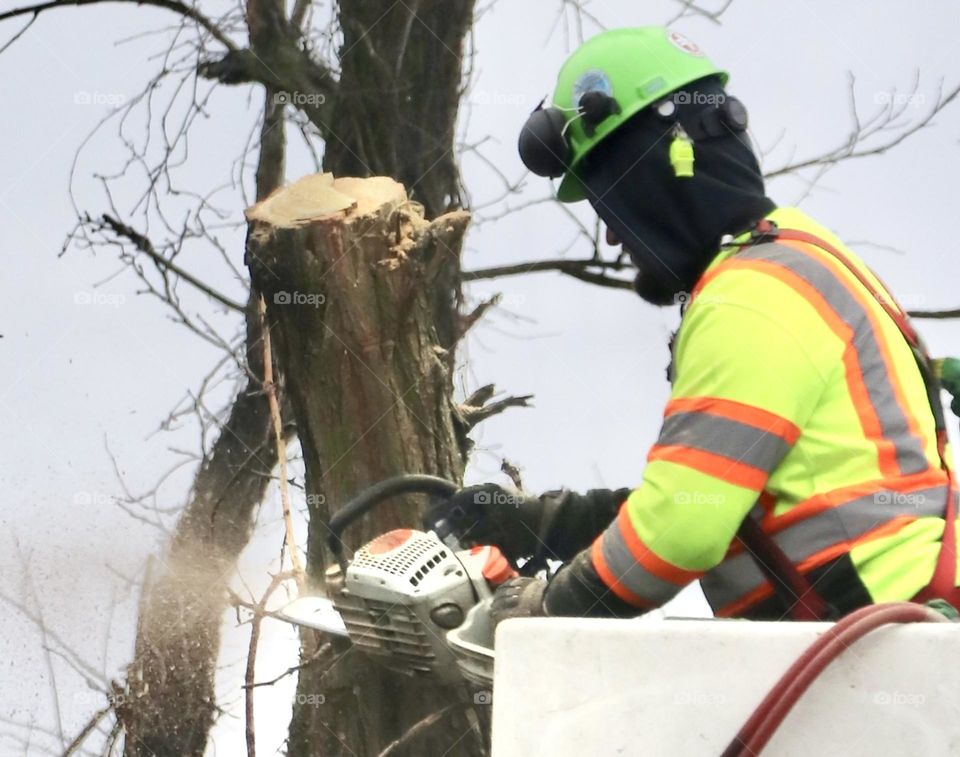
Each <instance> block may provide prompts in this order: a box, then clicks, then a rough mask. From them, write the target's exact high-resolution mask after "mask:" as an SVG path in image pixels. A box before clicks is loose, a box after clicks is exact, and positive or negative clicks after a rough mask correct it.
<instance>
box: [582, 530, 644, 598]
mask: <svg viewBox="0 0 960 757" xmlns="http://www.w3.org/2000/svg"><path fill="white" fill-rule="evenodd" d="M602 542H603V534H601V535H600V536H598V537H597V538H596V539H595V540H594V542H593V546H592V547H591V548H590V560H591V562H592V563H593V569H594V570H595V571H597V575H598V576H600V580H601V581H603V583H604V584H605V585H606V587H607V588H608V589H610V591H612V592H613V593H614V594H615V595H617V596H618V597H619V598H620V599H622V600H623V601H624V602H626V603H628V604H631V605H633V606H634V607H640V608H643V609H650V608H652V607H653V604H652V603H650V602H648V601H647V600H645V599H644V598H643V597H639V596H637V595H636V594H634V593H633V592H632V591H630V590H629V589H628V588H627V587H626V586H624V585H623V584H622V583H621V581H620V578H619V577H618V576H615V575H614V574H613V572H612V571H611V570H610V568H609V567H608V566H607V561H606V560H605V559H604V557H603V545H602ZM598 601H599V600H598Z"/></svg>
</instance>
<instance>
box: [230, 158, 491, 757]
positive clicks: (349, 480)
mask: <svg viewBox="0 0 960 757" xmlns="http://www.w3.org/2000/svg"><path fill="white" fill-rule="evenodd" d="M248 216H249V218H250V219H251V220H252V221H253V223H254V230H253V232H252V234H251V236H250V245H249V247H248V251H247V262H248V265H249V266H250V270H251V274H252V277H253V281H254V282H255V283H256V284H257V286H258V287H259V288H260V289H261V290H262V291H263V292H264V295H265V297H266V298H267V302H268V308H269V315H270V321H271V324H273V326H272V328H271V333H275V334H276V335H277V346H278V352H279V360H278V362H279V363H280V365H281V368H282V370H283V375H284V381H285V389H286V391H287V392H288V393H289V396H290V399H291V401H292V404H293V407H294V412H295V414H296V421H297V428H298V433H299V435H300V442H301V446H302V449H303V454H304V462H305V465H306V488H307V495H308V502H311V503H313V505H312V506H311V509H310V519H311V529H310V537H309V542H308V566H309V567H308V570H309V579H310V582H311V584H312V588H313V589H314V590H317V591H322V590H323V568H324V565H325V564H326V563H327V557H328V556H327V554H326V545H325V542H324V534H325V529H324V528H322V524H323V523H326V522H327V521H328V520H329V517H330V515H331V514H332V513H333V512H335V510H336V508H337V506H338V505H340V504H342V503H344V502H345V501H346V500H347V499H348V498H350V497H352V496H353V495H355V494H356V493H357V492H358V491H359V490H360V489H361V488H363V487H365V486H368V485H370V484H372V483H374V482H376V481H378V480H380V479H383V478H386V477H389V476H394V475H397V474H400V473H430V474H434V475H438V476H444V477H446V478H450V479H454V480H460V478H461V476H462V473H463V467H464V454H463V445H462V437H461V434H460V432H459V426H458V416H457V409H456V407H455V405H454V402H453V396H452V394H453V382H452V379H451V369H452V350H451V347H452V345H450V344H443V343H442V342H441V338H440V336H439V335H438V330H437V327H436V325H435V324H436V320H437V313H436V299H435V298H434V296H433V290H434V287H436V286H437V285H438V282H443V283H442V284H441V286H447V287H448V286H449V282H450V280H451V271H453V272H456V271H458V270H459V256H460V249H461V246H462V243H463V234H464V233H465V231H466V227H467V224H468V221H469V216H468V215H467V214H466V213H463V212H455V213H450V214H447V215H444V216H441V217H440V218H438V219H436V220H435V221H433V222H432V223H428V222H427V221H425V220H424V218H423V209H422V207H421V206H420V205H418V204H416V203H412V202H409V201H408V200H407V195H406V192H405V191H404V189H403V187H402V185H400V184H398V183H397V182H394V181H392V180H391V179H387V178H382V177H380V178H371V179H364V180H362V179H338V180H336V182H333V181H332V177H331V176H330V175H329V174H325V175H322V176H321V175H318V176H313V177H307V178H306V179H303V180H301V181H300V182H297V183H296V184H293V185H291V186H290V187H287V188H285V189H282V190H280V191H278V192H277V193H275V194H274V195H273V196H272V197H271V198H270V199H268V200H267V201H266V202H262V203H259V204H258V205H257V206H255V207H254V208H252V209H251V210H250V211H248ZM450 318H451V320H452V318H453V314H450ZM418 523H419V519H418V508H417V503H415V502H413V501H404V502H402V503H398V504H397V505H396V506H394V507H393V508H391V509H389V510H387V511H383V512H380V513H378V514H377V517H376V518H369V519H367V520H365V521H364V522H362V523H361V524H358V525H357V526H355V527H354V528H353V529H352V532H351V533H349V534H348V535H347V536H348V541H349V545H348V550H349V549H351V548H353V547H355V546H357V545H358V544H359V543H361V542H362V541H365V540H367V539H369V538H372V537H373V536H375V535H377V534H378V533H382V532H383V531H385V530H388V529H390V528H395V527H400V526H416V525H418ZM321 641H322V640H321V639H314V638H310V639H306V646H307V647H308V648H306V649H304V656H305V657H307V658H310V657H312V656H314V653H315V651H316V649H318V648H319V646H318V645H319V644H320V642H321ZM297 700H298V702H309V703H311V705H310V706H302V705H301V706H299V707H297V708H296V709H295V712H294V718H293V722H292V723H291V730H290V738H289V742H288V749H289V751H288V753H289V754H290V755H318V754H322V755H337V754H355V755H376V754H379V752H380V751H381V750H382V749H383V748H384V747H385V746H386V745H387V744H389V743H390V742H392V741H393V740H395V739H397V738H399V737H400V736H401V735H402V734H403V733H405V732H406V730H407V729H409V728H410V727H411V726H413V725H414V724H415V723H417V722H418V721H420V720H421V719H423V718H424V717H426V716H427V715H429V714H430V713H432V712H434V711H436V710H439V709H441V708H442V707H444V706H446V705H449V704H450V703H451V702H456V701H458V700H459V701H465V702H466V701H467V700H466V692H465V690H461V689H460V688H458V687H442V686H438V685H432V686H428V685H425V684H423V683H421V682H414V681H413V680H412V679H409V678H406V677H405V676H401V675H397V674H392V673H388V672H386V671H385V670H383V669H381V668H378V667H375V666H374V664H373V663H371V662H370V661H369V660H367V659H365V658H364V657H363V656H362V655H359V654H355V653H354V652H352V651H350V650H349V648H346V649H345V648H344V647H343V645H341V644H334V645H332V646H331V647H330V648H329V649H328V651H327V652H326V653H325V654H323V655H322V656H320V657H319V659H318V660H317V661H316V662H315V663H313V664H311V665H309V666H307V667H306V668H304V669H303V670H301V672H300V680H299V685H298V696H297ZM470 701H472V700H470ZM317 702H322V704H319V705H317V704H316V703H317ZM465 711H466V708H454V710H452V715H451V716H450V717H449V718H447V719H446V720H444V721H443V722H442V723H441V724H440V725H438V726H436V727H434V728H432V729H430V730H428V731H426V733H425V735H424V736H422V737H418V738H417V739H415V740H412V742H411V744H410V746H409V749H410V750H411V751H409V752H406V753H408V754H417V755H423V754H437V755H440V754H450V755H458V754H473V753H476V752H477V751H478V742H479V738H480V737H479V734H478V730H477V729H476V728H475V727H474V726H473V725H471V723H475V719H473V718H472V716H471V719H470V720H468V719H467V716H466V715H465V714H464V713H465ZM398 753H399V752H398Z"/></svg>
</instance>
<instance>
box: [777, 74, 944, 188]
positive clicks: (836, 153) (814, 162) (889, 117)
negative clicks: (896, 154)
mask: <svg viewBox="0 0 960 757" xmlns="http://www.w3.org/2000/svg"><path fill="white" fill-rule="evenodd" d="M854 85H855V81H854V79H853V77H852V76H851V77H850V93H851V119H852V121H853V129H852V131H851V133H850V135H849V136H848V137H847V139H846V141H845V142H844V143H843V144H842V145H840V146H839V147H835V148H833V149H832V150H828V151H827V152H824V153H822V154H821V155H818V156H816V157H813V158H807V159H805V160H801V161H797V162H793V163H788V164H787V165H785V166H782V167H780V168H777V169H776V170H773V171H769V172H767V173H766V174H765V177H766V178H767V179H773V178H776V177H778V176H784V175H786V174H791V173H795V172H797V171H801V170H803V169H805V168H814V167H818V168H820V169H821V171H823V170H824V169H826V168H831V167H833V166H835V165H836V164H837V163H840V162H842V161H846V160H853V159H855V158H866V157H870V156H874V155H883V154H884V153H886V152H888V151H889V150H891V149H893V148H894V147H897V146H898V145H900V144H902V143H903V142H904V141H906V140H907V139H909V138H910V137H912V136H913V135H914V134H916V133H918V132H920V131H922V130H923V129H925V128H927V127H928V126H930V125H931V123H932V122H933V119H934V118H935V117H936V115H937V114H938V113H940V112H941V111H942V110H943V109H944V108H946V107H947V106H948V105H950V104H951V103H952V102H953V101H954V100H955V99H957V97H958V96H960V85H958V86H956V87H954V88H953V89H952V90H950V91H949V92H948V93H947V94H946V95H944V94H943V93H942V92H941V93H940V94H938V96H937V100H936V102H935V103H934V104H933V107H931V108H930V110H929V111H928V112H927V113H926V114H924V116H923V117H922V118H921V119H920V120H919V121H917V122H916V123H914V124H912V125H910V126H908V127H907V128H905V129H903V130H902V131H900V132H899V133H898V134H896V136H894V137H891V138H889V139H887V140H886V141H884V142H882V143H881V144H879V145H876V146H874V147H864V148H863V149H860V150H858V149H856V147H857V145H862V144H863V143H864V142H865V141H867V140H869V139H870V138H871V137H874V136H876V135H878V134H883V133H886V132H890V131H891V130H893V129H894V128H896V127H897V126H898V125H899V124H900V122H901V120H902V116H903V114H904V109H905V108H906V106H907V104H909V103H910V102H911V101H912V99H913V98H914V97H916V96H917V93H916V87H915V88H914V91H913V92H912V93H911V94H909V95H906V96H900V98H898V97H897V95H896V93H895V92H894V93H891V95H890V97H889V102H887V104H886V105H885V106H884V107H883V108H882V109H881V110H880V112H879V113H877V114H876V115H875V116H873V117H872V118H870V119H868V120H867V121H866V122H862V121H861V119H860V115H859V113H858V112H857V108H856V101H855V99H854V98H853V94H854ZM901 101H902V102H901ZM898 103H899V104H898Z"/></svg>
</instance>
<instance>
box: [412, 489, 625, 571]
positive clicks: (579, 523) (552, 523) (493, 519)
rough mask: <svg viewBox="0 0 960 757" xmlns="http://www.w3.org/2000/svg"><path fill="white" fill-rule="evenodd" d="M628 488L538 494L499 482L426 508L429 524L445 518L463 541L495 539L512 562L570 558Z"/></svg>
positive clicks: (609, 516) (447, 529) (600, 529)
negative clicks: (530, 494) (529, 559)
mask: <svg viewBox="0 0 960 757" xmlns="http://www.w3.org/2000/svg"><path fill="white" fill-rule="evenodd" d="M629 494H630V489H615V490H611V489H591V490H590V491H588V492H587V493H586V494H577V493H576V492H571V491H567V490H558V491H550V492H547V493H546V494H543V495H541V496H540V497H531V496H527V495H523V494H518V493H515V492H508V491H507V490H506V489H503V488H502V487H500V486H498V485H497V484H481V485H479V486H470V487H467V488H466V489H461V490H460V491H459V492H457V493H456V494H455V495H453V497H451V498H450V499H449V500H447V501H445V502H442V503H440V504H438V505H435V506H434V507H432V508H431V509H430V510H429V511H428V513H427V521H428V524H429V525H428V527H432V526H433V524H435V523H438V522H439V521H441V520H442V521H444V523H443V528H442V529H441V530H443V531H444V532H445V533H441V534H440V536H441V537H445V536H446V535H447V534H448V533H453V534H455V535H456V536H457V538H459V539H460V540H461V541H462V542H463V543H464V544H465V545H467V546H470V545H473V544H494V545H496V546H498V547H500V549H501V550H502V551H503V553H504V555H505V556H506V557H507V558H508V559H510V560H512V561H513V562H516V561H517V560H518V559H519V558H521V557H531V556H535V557H542V558H549V559H551V560H561V561H565V560H569V559H571V558H572V557H573V556H574V555H576V554H577V553H578V552H580V551H581V550H582V549H586V548H587V547H588V546H589V545H590V544H591V543H592V542H593V540H594V539H595V538H596V537H597V536H599V535H600V534H601V533H602V532H603V530H604V529H605V528H606V527H607V526H608V525H610V523H611V522H612V521H613V519H614V518H616V517H617V512H618V511H619V509H620V505H621V504H623V502H624V500H626V498H627V496H628V495H629Z"/></svg>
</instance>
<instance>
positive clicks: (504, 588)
mask: <svg viewBox="0 0 960 757" xmlns="http://www.w3.org/2000/svg"><path fill="white" fill-rule="evenodd" d="M546 588H547V582H546V581H541V580H540V579H539V578H511V579H510V580H509V581H505V582H504V583H502V584H500V586H498V587H497V590H496V592H494V594H493V602H491V603H490V619H491V620H492V621H493V625H494V626H496V625H497V624H498V623H500V621H503V620H507V619H508V618H537V617H541V616H543V615H546V614H547V611H546V608H545V607H544V606H543V592H544V590H545V589H546Z"/></svg>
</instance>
